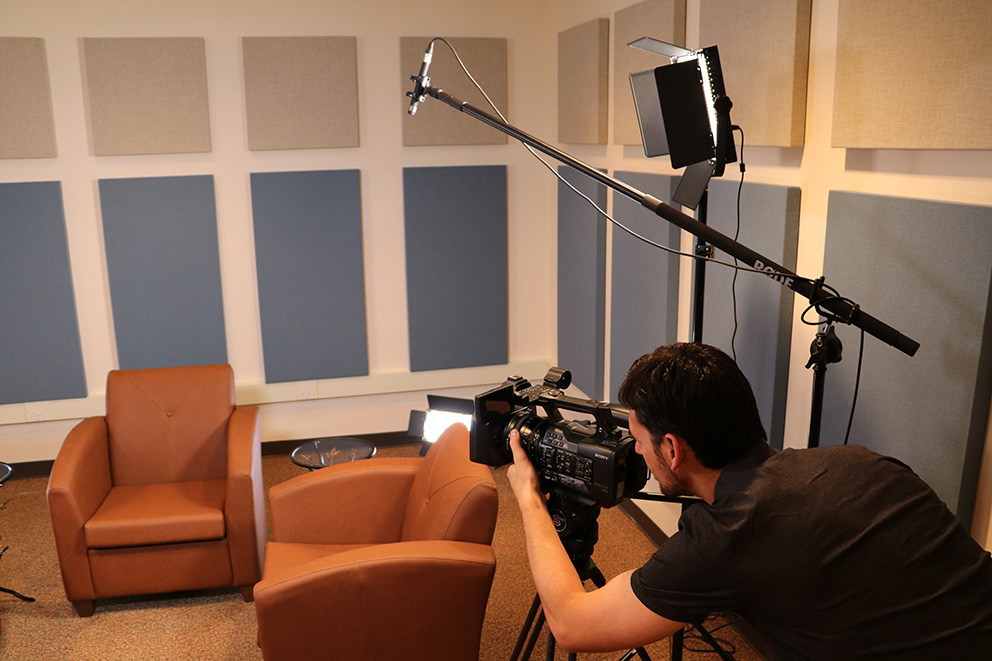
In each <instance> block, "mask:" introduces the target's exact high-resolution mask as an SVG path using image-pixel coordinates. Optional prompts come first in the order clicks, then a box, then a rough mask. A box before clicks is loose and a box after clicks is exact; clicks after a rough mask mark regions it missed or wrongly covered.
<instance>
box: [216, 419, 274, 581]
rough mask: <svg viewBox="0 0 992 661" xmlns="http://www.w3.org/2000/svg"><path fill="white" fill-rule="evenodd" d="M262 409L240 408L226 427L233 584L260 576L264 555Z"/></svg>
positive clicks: (227, 516)
mask: <svg viewBox="0 0 992 661" xmlns="http://www.w3.org/2000/svg"><path fill="white" fill-rule="evenodd" d="M260 420H261V409H260V408H259V407H257V406H243V407H240V408H237V409H235V410H234V413H232V414H231V418H230V420H229V421H228V424H227V498H226V499H225V502H224V519H225V523H226V528H227V537H228V540H229V541H230V549H231V569H232V571H233V574H234V576H233V578H234V584H235V585H242V586H247V585H253V584H254V583H255V582H256V581H258V579H259V578H261V576H262V558H263V557H264V554H265V539H266V537H267V533H266V527H265V490H264V486H263V483H262V442H261V423H260Z"/></svg>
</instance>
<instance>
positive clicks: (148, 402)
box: [48, 365, 266, 617]
mask: <svg viewBox="0 0 992 661" xmlns="http://www.w3.org/2000/svg"><path fill="white" fill-rule="evenodd" d="M48 506H49V509H50V510H51V514H52V527H53V528H54V531H55V545H56V549H57V551H58V557H59V564H60V565H61V568H62V582H63V584H64V585H65V594H66V597H67V598H68V599H69V601H71V602H72V604H73V606H74V607H75V608H76V612H77V613H79V615H80V616H82V617H87V616H89V615H92V614H93V610H94V599H100V598H105V597H119V596H125V595H137V594H153V593H159V592H175V591H180V590H199V589H206V588H216V587H223V586H238V587H240V588H241V593H242V595H243V596H244V598H245V600H246V601H251V596H252V593H251V590H252V586H253V585H254V583H255V582H256V581H258V579H259V577H260V575H261V572H260V568H261V559H262V555H263V553H264V544H265V537H266V528H265V501H264V493H263V487H262V464H261V444H260V436H259V409H258V407H257V406H246V407H241V408H235V404H234V372H233V371H232V369H231V366H230V365H208V366H196V367H170V368H160V369H141V370H114V371H112V372H111V373H110V375H109V376H108V377H107V415H106V416H102V417H94V418H87V419H85V420H83V421H82V422H80V423H79V424H78V425H77V426H76V427H74V428H73V429H72V431H70V432H69V435H68V436H67V437H66V439H65V442H64V443H63V445H62V449H61V450H60V451H59V454H58V456H57V457H56V459H55V463H54V465H53V467H52V474H51V477H50V479H49V482H48Z"/></svg>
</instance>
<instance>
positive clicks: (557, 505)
mask: <svg viewBox="0 0 992 661" xmlns="http://www.w3.org/2000/svg"><path fill="white" fill-rule="evenodd" d="M599 511H600V507H599V506H598V505H597V504H595V503H594V502H593V501H591V500H590V501H586V500H585V499H582V498H576V497H575V496H574V495H569V496H567V497H566V496H564V495H562V494H561V493H560V492H557V491H552V492H551V494H550V497H549V498H548V512H549V513H550V514H551V521H552V523H554V525H555V530H556V531H558V538H559V539H561V544H562V546H564V547H565V551H566V552H567V553H568V557H569V558H571V560H572V564H573V565H575V567H576V568H579V567H581V566H583V565H584V564H585V563H586V561H588V560H589V559H590V558H591V557H592V552H593V549H594V547H595V546H596V542H598V541H599V520H598V519H599Z"/></svg>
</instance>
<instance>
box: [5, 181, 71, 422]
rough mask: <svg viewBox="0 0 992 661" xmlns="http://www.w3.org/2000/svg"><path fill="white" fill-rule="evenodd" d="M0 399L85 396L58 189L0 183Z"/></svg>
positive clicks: (53, 184) (48, 183)
mask: <svg viewBox="0 0 992 661" xmlns="http://www.w3.org/2000/svg"><path fill="white" fill-rule="evenodd" d="M0 311H2V312H0V404H12V403H15V402H36V401H47V400H52V399H70V398H75V397H86V376H85V373H84V371H83V354H82V349H81V345H80V341H79V326H78V323H77V321H76V303H75V299H74V298H73V291H72V273H71V272H70V270H69V251H68V247H67V244H66V234H65V218H64V216H63V211H62V188H61V186H60V185H59V183H58V182H56V181H45V182H38V183H17V184H0Z"/></svg>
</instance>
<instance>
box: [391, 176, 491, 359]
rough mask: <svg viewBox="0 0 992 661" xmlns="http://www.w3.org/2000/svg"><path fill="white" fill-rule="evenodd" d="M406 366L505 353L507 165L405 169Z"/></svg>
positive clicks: (488, 356) (481, 357) (485, 357)
mask: <svg viewBox="0 0 992 661" xmlns="http://www.w3.org/2000/svg"><path fill="white" fill-rule="evenodd" d="M403 213H404V222H405V228H406V285H407V303H408V316H409V323H410V369H411V370H412V371H414V372H418V371H424V370H436V369H447V368H455V367H475V366H478V365H502V364H505V363H506V362H507V359H508V356H509V333H508V317H507V305H508V299H507V265H506V250H507V247H506V246H507V244H506V167H505V166H502V165H486V166H474V167H430V168H404V170H403Z"/></svg>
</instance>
